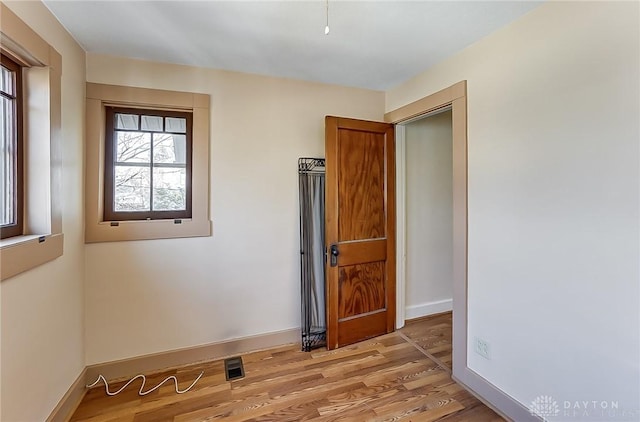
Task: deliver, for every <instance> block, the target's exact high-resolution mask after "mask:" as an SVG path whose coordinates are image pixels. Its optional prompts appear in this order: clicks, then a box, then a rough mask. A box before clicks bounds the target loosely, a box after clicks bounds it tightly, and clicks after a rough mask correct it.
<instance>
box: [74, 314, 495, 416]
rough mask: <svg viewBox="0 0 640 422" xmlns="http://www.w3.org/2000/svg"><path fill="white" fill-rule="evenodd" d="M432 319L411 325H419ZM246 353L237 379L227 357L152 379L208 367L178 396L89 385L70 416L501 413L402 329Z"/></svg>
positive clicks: (184, 382)
mask: <svg viewBox="0 0 640 422" xmlns="http://www.w3.org/2000/svg"><path fill="white" fill-rule="evenodd" d="M449 319H450V314H449ZM429 324H431V321H429V320H423V321H417V322H412V323H411V325H412V327H413V329H414V330H417V331H420V332H424V333H426V332H428V331H429V330H430V328H429ZM243 360H244V367H245V374H246V376H245V378H243V379H239V380H235V381H226V380H225V377H224V373H223V368H224V365H223V361H213V362H208V363H202V364H196V365H190V366H185V367H182V368H180V369H177V370H172V371H165V372H162V373H158V374H155V375H152V376H149V377H148V378H149V382H150V383H151V384H153V383H154V382H159V381H162V379H163V378H164V377H166V376H168V375H174V374H175V375H176V376H177V377H178V379H179V381H180V387H181V388H185V387H186V386H188V385H189V384H190V383H191V381H192V380H193V379H195V377H196V376H197V375H198V374H199V373H200V371H204V372H205V374H204V376H203V377H202V378H201V379H200V381H199V382H198V383H197V384H196V385H195V387H194V388H193V389H192V390H191V391H189V392H188V393H185V394H175V392H174V391H173V386H172V385H167V386H165V387H162V388H160V389H158V390H157V391H155V392H154V393H151V394H149V395H148V396H144V397H140V396H138V388H139V386H133V385H132V386H130V388H127V390H125V391H124V392H123V393H121V394H120V395H118V396H115V397H108V396H107V395H106V394H105V393H104V389H103V388H93V389H91V390H89V392H88V393H87V395H86V396H85V398H84V399H83V401H82V403H81V404H80V406H79V407H78V409H77V411H76V412H75V414H74V415H73V416H72V418H71V420H72V421H95V422H98V421H131V422H143V421H175V422H188V421H217V420H224V421H249V420H251V421H302V420H313V421H359V422H360V421H437V420H442V421H447V422H453V421H487V422H493V421H502V419H501V418H500V417H499V416H498V415H497V414H495V413H494V412H493V411H492V410H491V409H489V408H487V407H486V406H484V405H483V404H482V403H480V402H479V401H478V400H477V399H476V398H475V397H474V396H472V395H471V394H470V393H468V392H467V391H466V390H464V389H463V388H462V387H461V386H460V385H458V384H456V383H455V382H454V381H453V380H452V379H451V377H450V375H449V373H448V372H447V371H446V370H444V369H443V368H442V367H440V366H439V365H438V364H437V363H436V362H434V361H433V360H431V359H429V358H428V357H427V356H426V355H425V354H424V353H422V352H421V351H420V350H419V349H417V348H416V347H415V346H414V345H413V344H412V343H411V342H408V341H406V340H405V339H404V338H403V337H402V336H401V335H400V333H392V334H387V335H384V336H381V337H377V338H375V339H371V340H367V341H364V342H361V343H358V344H354V345H351V346H347V347H344V348H341V349H338V350H332V351H326V350H317V351H315V352H311V353H305V352H300V351H299V347H298V346H297V345H294V346H284V347H279V348H273V349H270V350H264V351H259V352H254V353H250V354H246V355H244V357H243ZM151 384H150V385H151ZM120 385H122V383H120V384H114V385H113V386H112V389H113V388H119V386H120Z"/></svg>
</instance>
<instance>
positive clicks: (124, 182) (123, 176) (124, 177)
mask: <svg viewBox="0 0 640 422" xmlns="http://www.w3.org/2000/svg"><path fill="white" fill-rule="evenodd" d="M150 175H151V172H150V171H149V167H132V166H116V167H115V178H116V180H115V184H114V195H113V197H114V201H113V202H114V204H113V206H114V209H115V211H149V210H150V209H151V208H150V198H149V194H150Z"/></svg>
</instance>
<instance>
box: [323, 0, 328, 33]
mask: <svg viewBox="0 0 640 422" xmlns="http://www.w3.org/2000/svg"><path fill="white" fill-rule="evenodd" d="M326 5H327V26H325V27H324V35H329V0H326Z"/></svg>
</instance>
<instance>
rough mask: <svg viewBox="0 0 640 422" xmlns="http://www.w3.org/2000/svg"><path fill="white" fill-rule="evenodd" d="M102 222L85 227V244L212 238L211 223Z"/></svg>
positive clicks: (166, 221)
mask: <svg viewBox="0 0 640 422" xmlns="http://www.w3.org/2000/svg"><path fill="white" fill-rule="evenodd" d="M179 221H180V223H178V224H176V223H175V221H174V220H131V221H119V222H118V225H111V222H110V221H101V222H96V223H93V224H88V225H86V226H85V243H96V242H119V241H130V240H153V239H175V238H181V237H205V236H211V221H209V220H195V219H183V220H179Z"/></svg>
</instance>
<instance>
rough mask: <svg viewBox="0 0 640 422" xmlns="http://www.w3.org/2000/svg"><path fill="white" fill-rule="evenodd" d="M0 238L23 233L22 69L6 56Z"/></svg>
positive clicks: (0, 82) (0, 80)
mask: <svg viewBox="0 0 640 422" xmlns="http://www.w3.org/2000/svg"><path fill="white" fill-rule="evenodd" d="M0 71H1V72H2V73H0V120H1V121H2V128H0V238H2V239H5V238H8V237H14V236H19V235H21V234H22V233H23V222H22V221H23V218H22V217H23V203H24V199H23V192H24V180H23V179H24V175H23V169H22V162H23V156H22V155H23V154H22V149H23V145H22V144H23V140H22V68H21V67H20V65H19V64H17V63H16V62H14V61H13V60H11V59H10V58H9V57H7V56H5V55H4V54H3V55H2V67H1V68H0Z"/></svg>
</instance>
